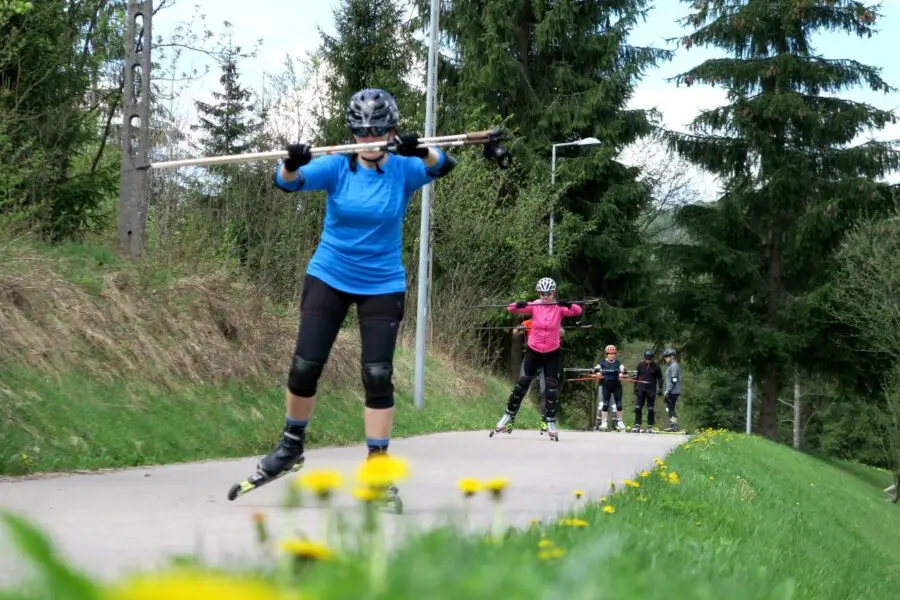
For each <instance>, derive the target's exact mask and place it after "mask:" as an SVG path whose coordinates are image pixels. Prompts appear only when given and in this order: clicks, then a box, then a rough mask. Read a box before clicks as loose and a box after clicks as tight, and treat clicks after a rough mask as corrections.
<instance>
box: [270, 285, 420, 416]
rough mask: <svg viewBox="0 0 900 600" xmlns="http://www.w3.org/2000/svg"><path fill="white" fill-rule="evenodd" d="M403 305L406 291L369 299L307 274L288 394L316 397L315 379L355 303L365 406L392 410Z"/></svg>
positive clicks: (316, 380)
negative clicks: (395, 353) (398, 335)
mask: <svg viewBox="0 0 900 600" xmlns="http://www.w3.org/2000/svg"><path fill="white" fill-rule="evenodd" d="M405 301H406V293H405V292H397V293H393V294H379V295H374V296H364V295H359V294H349V293H347V292H342V291H340V290H336V289H334V288H333V287H331V286H330V285H328V284H327V283H325V282H324V281H322V280H321V279H318V278H316V277H314V276H312V275H307V276H306V278H305V279H304V281H303V293H302V295H301V300H300V312H301V314H302V316H301V319H300V327H299V330H298V332H297V343H296V346H295V347H294V359H293V363H292V365H291V370H290V373H289V375H288V390H289V391H290V392H291V393H292V394H294V395H295V396H303V397H307V398H308V397H311V396H314V395H315V394H316V389H317V387H318V381H319V377H320V376H321V374H322V369H323V367H324V366H325V363H326V362H328V357H329V356H330V354H331V348H332V346H333V345H334V341H335V339H337V335H338V332H339V331H340V329H341V325H342V324H343V322H344V319H345V318H346V317H347V313H348V311H349V310H350V306H351V305H352V304H356V311H357V315H358V316H359V333H360V338H361V342H362V383H363V387H364V389H365V393H366V406H367V407H370V408H390V407H392V406H393V405H394V385H393V370H394V367H393V365H394V349H395V348H396V346H397V332H398V328H399V325H400V321H402V320H403V316H404V303H405Z"/></svg>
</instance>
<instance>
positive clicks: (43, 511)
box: [0, 430, 686, 587]
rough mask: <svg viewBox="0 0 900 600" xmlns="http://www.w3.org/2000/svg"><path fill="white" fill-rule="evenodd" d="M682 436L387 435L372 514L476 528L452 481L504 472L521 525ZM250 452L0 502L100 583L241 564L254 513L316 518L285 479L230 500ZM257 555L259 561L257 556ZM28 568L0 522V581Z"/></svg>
mask: <svg viewBox="0 0 900 600" xmlns="http://www.w3.org/2000/svg"><path fill="white" fill-rule="evenodd" d="M685 440H686V437H685V436H681V435H672V434H669V435H647V434H632V433H618V432H609V433H597V432H571V431H561V432H560V441H559V442H550V441H549V440H548V439H547V437H546V435H544V436H541V435H539V434H538V432H537V431H534V430H532V431H527V430H516V431H514V432H513V433H512V434H497V435H495V436H494V437H493V438H489V437H488V432H487V431H477V432H464V433H440V434H433V435H426V436H418V437H411V438H405V439H397V440H394V441H392V443H391V453H392V454H393V455H395V456H398V457H402V458H405V459H407V460H408V461H409V463H410V469H411V472H410V476H409V478H408V479H407V480H406V481H405V482H403V483H402V484H401V485H400V490H401V498H402V500H403V503H404V511H403V514H402V515H396V514H392V513H390V512H388V511H382V512H383V514H384V523H385V531H386V533H387V535H388V539H389V541H390V543H396V542H398V541H400V540H402V538H403V536H406V535H410V534H411V533H414V532H416V531H422V530H423V529H428V528H432V527H435V526H440V525H442V524H446V523H448V522H451V521H452V522H454V523H456V524H457V526H461V527H465V528H466V530H467V531H470V532H478V531H486V530H488V528H489V527H490V523H491V520H492V518H493V515H494V512H493V507H492V505H491V503H490V502H489V500H488V499H487V498H485V497H482V496H481V495H478V496H476V497H474V498H473V499H472V501H471V502H470V503H469V506H468V508H467V509H466V510H465V511H463V503H462V498H461V495H460V493H459V491H458V489H457V487H456V486H457V481H458V480H459V479H460V478H463V477H475V478H483V479H486V478H492V477H505V478H508V479H509V481H510V485H509V488H508V490H507V492H506V494H505V499H504V519H505V523H506V524H508V525H513V526H526V525H527V524H528V523H529V521H531V520H533V519H542V520H546V519H552V518H554V517H557V516H558V515H559V514H560V513H562V512H566V511H569V510H571V509H572V508H573V507H574V503H576V502H584V499H582V500H580V501H579V500H576V499H575V498H574V496H573V492H574V490H576V489H580V490H584V491H585V492H586V495H587V496H586V499H596V498H599V497H601V496H603V495H606V494H607V493H608V491H609V486H610V483H613V482H615V483H621V482H622V481H624V480H625V479H628V478H631V477H633V476H634V475H635V474H636V473H637V472H639V471H641V470H643V469H650V468H652V467H653V459H654V457H660V458H662V457H664V456H665V455H666V454H667V453H668V452H669V451H670V450H672V449H673V448H675V447H676V446H677V445H679V444H681V443H683V442H684V441H685ZM306 457H307V460H306V468H307V469H314V468H315V469H320V468H322V469H337V470H339V471H341V472H342V473H343V474H344V475H345V478H346V479H347V480H348V483H350V482H352V478H353V474H354V472H355V470H356V467H357V466H358V465H359V464H360V462H361V460H362V459H363V458H364V457H365V447H364V446H362V445H358V446H351V447H339V448H317V449H310V450H307V452H306ZM257 459H258V457H249V458H244V459H236V460H222V461H203V462H195V463H184V464H177V465H168V466H159V467H149V468H133V469H124V470H117V471H107V472H101V473H90V474H72V475H48V476H41V477H33V478H27V479H4V480H0V509H2V510H9V511H13V512H15V513H17V514H19V515H22V516H24V517H26V518H28V519H30V520H32V521H33V522H34V523H36V524H37V525H38V526H40V527H41V528H42V529H43V530H44V531H46V532H48V533H49V534H50V535H51V536H52V540H53V543H54V544H55V545H56V547H57V548H58V549H59V550H60V552H61V553H62V554H63V555H64V556H65V557H66V558H67V559H69V560H70V561H72V563H73V564H74V565H75V566H76V567H78V568H80V569H82V570H84V571H86V572H88V573H90V574H91V575H93V576H95V577H99V578H101V579H111V578H117V577H120V576H122V575H123V574H125V573H126V572H127V571H132V570H147V569H154V568H157V567H159V566H161V565H164V564H165V562H166V561H167V560H168V559H169V558H170V557H171V556H173V555H178V554H191V553H200V554H201V555H202V557H203V558H204V560H206V561H210V562H213V563H216V564H220V565H221V564H227V563H228V562H231V561H247V560H252V559H253V557H254V556H257V555H254V554H253V552H254V548H255V547H256V544H255V541H254V540H255V534H254V527H253V524H252V520H253V515H254V513H262V514H263V515H265V517H266V519H267V522H268V525H269V528H270V529H271V530H272V532H273V533H274V535H276V536H277V537H286V536H289V535H292V534H297V533H300V534H303V535H306V536H308V537H310V538H313V539H320V538H321V537H322V536H323V535H324V527H323V523H324V521H325V520H324V518H323V517H324V513H323V512H322V510H321V509H319V508H316V507H312V506H309V507H303V508H300V509H290V510H288V509H285V508H284V507H283V500H284V498H285V492H286V490H287V489H288V486H289V485H290V484H291V481H290V478H283V479H281V480H279V481H276V482H273V483H271V484H269V485H266V486H264V487H262V488H260V489H258V490H255V491H253V492H251V493H249V494H247V495H246V496H243V497H241V498H238V499H237V500H235V501H234V502H229V501H228V499H227V498H226V494H227V491H228V489H229V487H230V486H231V485H232V484H233V483H235V482H237V481H239V480H241V479H244V478H245V477H246V476H247V475H249V474H250V473H252V472H253V470H254V468H255V465H256V462H257ZM334 506H335V507H336V508H337V511H339V512H343V513H345V514H347V515H348V518H351V519H352V518H355V515H357V514H358V513H359V510H358V501H357V500H356V499H355V498H353V496H352V495H351V494H350V492H349V489H348V490H347V491H344V492H341V493H340V494H339V495H338V497H337V498H336V499H335V501H334ZM257 558H258V556H257ZM28 572H29V569H28V568H27V566H26V565H25V563H24V562H23V561H22V560H21V559H20V557H19V554H18V552H17V551H16V550H15V549H14V548H13V547H12V545H11V542H10V540H9V536H8V535H7V532H6V530H5V528H3V527H0V587H5V586H7V585H8V584H10V583H11V582H13V581H16V580H19V579H20V578H21V577H23V576H24V575H26V574H27V573H28Z"/></svg>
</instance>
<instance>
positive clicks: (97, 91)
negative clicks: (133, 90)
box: [0, 0, 124, 240]
mask: <svg viewBox="0 0 900 600" xmlns="http://www.w3.org/2000/svg"><path fill="white" fill-rule="evenodd" d="M4 6H5V8H4V9H3V10H4V12H3V14H4V18H2V19H0V183H2V184H4V188H3V189H4V195H3V197H2V198H0V203H2V204H0V211H2V213H4V214H5V215H7V216H14V217H18V218H20V219H24V220H25V221H26V222H28V223H29V224H33V225H35V226H36V227H37V228H38V229H39V230H40V231H41V232H42V233H43V235H44V236H45V237H46V238H47V239H49V240H61V239H66V238H70V237H73V236H78V235H80V234H82V233H84V232H85V231H89V230H92V229H96V227H98V226H99V225H101V224H102V223H103V221H104V219H105V217H106V215H105V214H104V213H103V210H102V208H101V205H102V204H103V202H104V201H105V199H106V198H108V197H110V196H112V195H113V194H114V193H115V189H116V184H117V182H118V178H117V175H118V173H117V170H116V167H117V166H118V165H117V163H115V162H108V161H104V160H102V159H103V157H104V156H105V153H106V152H107V151H108V150H109V149H110V148H109V147H108V144H107V140H108V139H109V136H110V135H111V134H112V128H111V126H110V119H111V118H112V115H113V114H114V111H115V109H116V107H117V106H118V104H119V102H120V95H121V87H120V85H119V84H118V82H115V80H110V79H108V78H107V77H106V73H105V71H104V69H105V68H106V67H107V65H108V64H109V63H111V62H113V61H116V60H119V59H121V57H122V42H121V40H122V39H123V30H122V21H121V20H120V18H119V17H120V16H121V14H122V11H123V10H124V9H123V7H124V2H106V1H105V0H103V1H101V0H92V1H90V2H81V3H76V4H74V5H71V6H69V5H68V4H67V3H64V2H58V1H54V2H40V3H37V4H36V5H33V6H31V3H18V2H16V3H11V4H10V3H6V4H5V5H4ZM98 131H99V132H101V133H100V134H99V135H98Z"/></svg>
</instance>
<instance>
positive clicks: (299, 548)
mask: <svg viewBox="0 0 900 600" xmlns="http://www.w3.org/2000/svg"><path fill="white" fill-rule="evenodd" d="M279 548H280V549H281V551H282V552H284V553H285V554H291V555H293V556H295V557H297V558H300V559H303V560H308V561H317V560H330V559H331V558H333V557H334V551H333V550H332V549H331V548H329V547H328V546H326V545H325V544H319V543H317V542H311V541H309V540H301V539H299V538H290V539H286V540H283V541H282V542H281V544H279Z"/></svg>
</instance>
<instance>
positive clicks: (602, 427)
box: [596, 419, 609, 431]
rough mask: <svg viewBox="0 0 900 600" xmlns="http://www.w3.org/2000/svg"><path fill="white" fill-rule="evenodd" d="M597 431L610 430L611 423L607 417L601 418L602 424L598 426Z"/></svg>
mask: <svg viewBox="0 0 900 600" xmlns="http://www.w3.org/2000/svg"><path fill="white" fill-rule="evenodd" d="M596 430H597V431H609V423H608V422H607V421H606V419H600V424H599V425H597V427H596Z"/></svg>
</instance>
